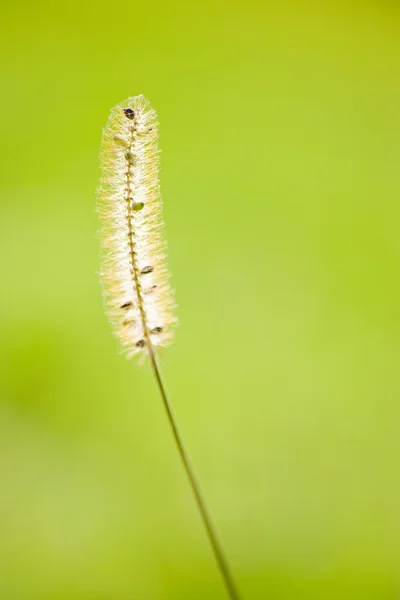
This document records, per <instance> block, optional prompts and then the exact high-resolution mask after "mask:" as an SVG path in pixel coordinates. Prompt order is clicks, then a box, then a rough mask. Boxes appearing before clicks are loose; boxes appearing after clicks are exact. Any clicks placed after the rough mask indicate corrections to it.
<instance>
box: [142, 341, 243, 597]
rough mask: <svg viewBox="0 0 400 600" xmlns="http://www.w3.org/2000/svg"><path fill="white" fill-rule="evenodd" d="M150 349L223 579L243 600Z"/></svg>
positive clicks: (167, 411) (150, 347)
mask: <svg viewBox="0 0 400 600" xmlns="http://www.w3.org/2000/svg"><path fill="white" fill-rule="evenodd" d="M149 341H150V340H149ZM148 350H149V358H150V363H151V367H152V369H153V372H154V375H155V378H156V381H157V385H158V389H159V391H160V394H161V398H162V401H163V405H164V408H165V411H166V413H167V417H168V421H169V424H170V426H171V429H172V433H173V436H174V439H175V443H176V446H177V448H178V452H179V455H180V457H181V459H182V463H183V467H184V469H185V471H186V475H187V477H188V479H189V482H190V486H191V488H192V492H193V494H194V497H195V499H196V502H197V506H198V508H199V510H200V514H201V518H202V520H203V523H204V526H205V528H206V532H207V535H208V539H209V541H210V544H211V547H212V549H213V552H214V555H215V558H216V560H217V563H218V567H219V570H220V572H221V575H222V579H223V581H224V584H225V587H226V589H227V592H228V595H229V598H230V599H231V600H241V597H240V595H239V592H238V590H237V588H236V585H235V582H234V579H233V575H232V573H231V570H230V567H229V564H228V561H227V559H226V556H225V553H224V551H223V549H222V546H221V543H220V541H219V539H218V535H217V532H216V529H215V526H214V524H213V521H212V518H211V515H210V513H209V510H208V508H207V504H206V502H205V500H204V497H203V494H202V491H201V488H200V485H199V483H198V481H197V479H196V476H195V473H194V470H193V467H192V466H191V463H190V459H189V454H188V452H187V450H186V448H185V445H184V443H183V439H182V436H181V434H180V432H179V429H178V425H177V422H176V419H175V416H174V413H173V410H172V405H171V402H170V400H169V398H168V395H167V392H166V389H165V386H164V383H163V380H162V377H161V373H160V369H159V367H158V364H157V359H156V355H155V352H154V349H153V346H152V344H151V343H148Z"/></svg>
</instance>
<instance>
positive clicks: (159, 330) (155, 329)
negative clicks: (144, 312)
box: [150, 327, 162, 333]
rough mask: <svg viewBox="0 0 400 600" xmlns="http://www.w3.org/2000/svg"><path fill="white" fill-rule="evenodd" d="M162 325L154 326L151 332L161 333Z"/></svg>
mask: <svg viewBox="0 0 400 600" xmlns="http://www.w3.org/2000/svg"><path fill="white" fill-rule="evenodd" d="M161 332H162V327H153V329H152V330H151V332H150V333H161Z"/></svg>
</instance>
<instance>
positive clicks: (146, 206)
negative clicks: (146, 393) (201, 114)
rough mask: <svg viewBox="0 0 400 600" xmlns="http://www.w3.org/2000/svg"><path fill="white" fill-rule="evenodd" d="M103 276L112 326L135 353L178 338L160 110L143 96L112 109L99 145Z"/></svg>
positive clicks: (129, 350)
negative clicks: (163, 188)
mask: <svg viewBox="0 0 400 600" xmlns="http://www.w3.org/2000/svg"><path fill="white" fill-rule="evenodd" d="M100 158H101V168H102V178H101V188H100V192H99V195H100V207H99V208H100V216H101V220H102V231H101V237H102V245H103V268H102V272H101V279H102V284H103V290H104V295H105V297H106V305H107V312H108V315H109V318H110V321H111V323H112V325H113V328H114V331H115V332H116V334H117V336H118V337H119V339H120V340H121V342H122V345H123V347H124V349H125V350H126V351H127V353H128V355H129V356H131V355H133V354H135V353H136V352H143V351H146V348H147V347H148V346H149V345H150V344H151V345H152V346H167V345H169V344H170V343H171V341H172V336H173V327H174V324H175V323H176V319H175V317H174V316H173V309H174V299H173V294H172V291H171V288H170V284H169V276H168V269H167V263H166V244H165V242H164V239H163V235H162V233H163V231H162V229H163V219H162V202H161V196H160V188H159V181H158V164H159V149H158V123H157V114H156V112H155V111H154V110H153V109H152V108H151V107H150V103H149V101H148V100H146V98H144V96H135V97H132V98H128V100H126V101H125V102H122V103H121V104H118V105H117V106H116V107H115V108H113V109H112V111H111V114H110V117H109V119H108V122H107V125H106V127H105V129H104V131H103V138H102V144H101V155H100Z"/></svg>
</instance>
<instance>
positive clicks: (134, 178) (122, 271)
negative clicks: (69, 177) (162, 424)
mask: <svg viewBox="0 0 400 600" xmlns="http://www.w3.org/2000/svg"><path fill="white" fill-rule="evenodd" d="M100 158H101V168H102V179H101V187H100V192H99V194H100V207H99V208H100V217H101V220H102V231H101V234H102V245H103V268H102V271H101V279H102V283H103V290H104V295H105V298H106V306H107V312H108V316H109V319H110V321H111V324H112V326H113V328H114V331H115V333H116V334H117V336H118V337H119V339H120V341H121V343H122V346H123V347H124V349H125V350H126V352H127V354H128V356H132V355H133V354H136V353H142V354H143V353H145V354H147V355H148V356H149V359H150V365H151V368H152V370H153V373H154V377H155V380H156V383H157V386H158V389H159V392H160V395H161V399H162V402H163V405H164V408H165V411H166V414H167V418H168V421H169V424H170V426H171V430H172V434H173V436H174V440H175V443H176V446H177V449H178V452H179V455H180V457H181V460H182V464H183V467H184V469H185V472H186V475H187V477H188V480H189V483H190V486H191V489H192V492H193V495H194V497H195V500H196V503H197V507H198V509H199V512H200V515H201V518H202V520H203V523H204V526H205V529H206V532H207V535H208V539H209V541H210V544H211V547H212V549H213V552H214V555H215V558H216V561H217V564H218V567H219V570H220V572H221V575H222V578H223V581H224V583H225V586H226V589H227V592H228V595H229V597H230V598H231V600H240V596H239V593H238V591H237V589H236V586H235V583H234V580H233V577H232V574H231V572H230V568H229V565H228V561H227V559H226V557H225V554H224V551H223V549H222V546H221V544H220V541H219V539H218V535H217V532H216V530H215V527H214V524H213V522H212V519H211V516H210V513H209V511H208V508H207V504H206V502H205V500H204V497H203V494H202V491H201V488H200V485H199V483H198V481H197V478H196V476H195V473H194V470H193V468H192V466H191V463H190V459H189V454H188V452H187V450H186V448H185V445H184V443H183V439H182V436H181V434H180V432H179V429H178V425H177V422H176V418H175V416H174V413H173V410H172V406H171V403H170V400H169V397H168V395H167V392H166V389H165V385H164V382H163V380H162V377H161V373H160V369H159V366H158V362H157V358H156V354H155V350H154V348H155V347H156V346H167V345H168V344H170V343H171V341H172V337H173V328H174V325H175V324H176V322H177V320H176V318H175V317H174V315H173V309H174V298H173V294H172V291H171V288H170V284H169V276H168V269H167V264H166V244H165V241H164V239H163V235H162V233H163V232H162V227H163V221H162V203H161V196H160V187H159V181H158V163H159V149H158V123H157V114H156V112H155V111H154V110H153V109H152V108H151V107H150V103H149V102H148V100H146V98H144V97H143V96H134V97H132V98H128V100H126V101H125V102H122V103H121V104H118V105H117V106H116V107H115V108H113V109H112V111H111V114H110V117H109V119H108V122H107V125H106V127H105V129H104V131H103V138H102V143H101V153H100Z"/></svg>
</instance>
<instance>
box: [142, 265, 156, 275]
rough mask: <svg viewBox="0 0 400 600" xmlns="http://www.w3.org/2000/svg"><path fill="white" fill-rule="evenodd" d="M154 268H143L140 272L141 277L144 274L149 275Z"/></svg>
mask: <svg viewBox="0 0 400 600" xmlns="http://www.w3.org/2000/svg"><path fill="white" fill-rule="evenodd" d="M153 269H154V267H144V268H143V269H142V270H141V271H140V272H141V274H142V275H146V273H151V272H152V271H153Z"/></svg>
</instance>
